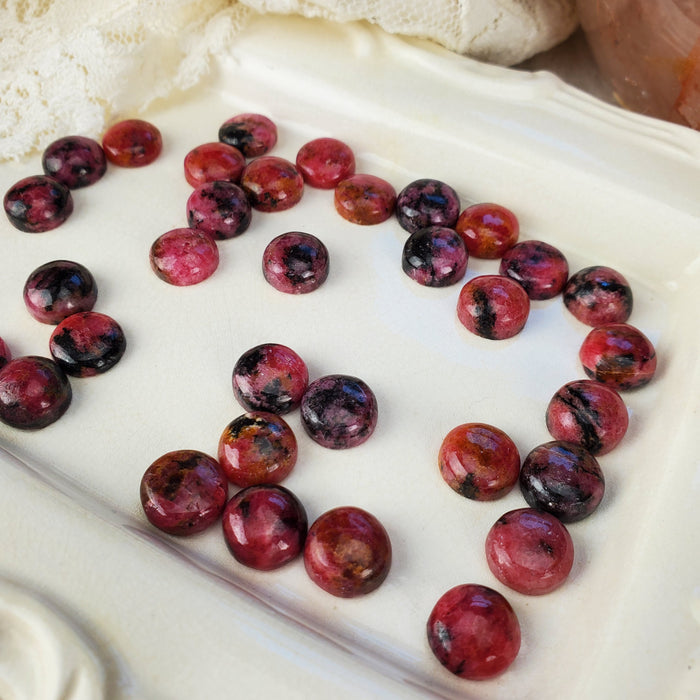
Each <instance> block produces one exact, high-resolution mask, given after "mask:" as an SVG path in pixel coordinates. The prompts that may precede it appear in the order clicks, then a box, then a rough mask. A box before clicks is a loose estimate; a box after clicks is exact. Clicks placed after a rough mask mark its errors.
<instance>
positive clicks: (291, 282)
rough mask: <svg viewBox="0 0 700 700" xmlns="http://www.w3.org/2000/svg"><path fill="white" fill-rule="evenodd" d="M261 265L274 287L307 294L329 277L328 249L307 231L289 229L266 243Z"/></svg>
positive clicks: (288, 292)
mask: <svg viewBox="0 0 700 700" xmlns="http://www.w3.org/2000/svg"><path fill="white" fill-rule="evenodd" d="M262 266H263V275H264V276H265V279H266V280H267V281H268V282H269V283H270V284H271V285H272V286H273V287H274V288H275V289H276V290H277V291H279V292H284V293H285V294H307V293H309V292H313V291H314V290H316V289H318V288H319V287H320V286H321V285H322V284H323V283H324V282H325V281H326V279H327V278H328V249H327V248H326V246H325V245H324V244H323V242H322V241H321V240H319V239H318V238H316V236H313V235H311V234H310V233H303V232H301V231H289V232H288V233H283V234H281V235H280V236H277V237H276V238H273V239H272V240H271V241H270V242H269V243H268V244H267V247H266V248H265V251H264V252H263V262H262Z"/></svg>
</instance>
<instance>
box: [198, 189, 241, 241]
mask: <svg viewBox="0 0 700 700" xmlns="http://www.w3.org/2000/svg"><path fill="white" fill-rule="evenodd" d="M186 210H187V224H188V226H189V227H190V228H194V229H197V230H198V231H203V232H204V233H206V234H208V235H209V236H211V237H212V238H213V239H215V240H225V239H228V238H235V237H236V236H240V235H241V234H242V233H245V232H246V231H247V230H248V227H249V226H250V222H251V218H252V212H251V207H250V202H249V201H248V197H247V196H246V193H245V192H244V191H243V189H242V188H241V187H239V186H238V185H237V184H236V183H234V182H227V181H225V180H216V181H214V182H205V183H203V184H202V185H199V187H197V188H196V189H195V190H194V191H193V192H192V193H191V194H190V196H189V197H188V198H187V207H186Z"/></svg>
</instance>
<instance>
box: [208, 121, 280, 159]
mask: <svg viewBox="0 0 700 700" xmlns="http://www.w3.org/2000/svg"><path fill="white" fill-rule="evenodd" d="M219 141H222V142H223V143H226V144H228V145H229V146H233V147H234V148H237V149H238V150H239V151H240V152H241V153H242V154H243V155H244V156H245V157H246V158H255V157H257V156H262V155H264V154H265V153H267V152H268V151H269V150H270V149H271V148H272V147H273V146H274V145H275V144H276V143H277V127H276V126H275V124H274V122H273V121H271V120H270V119H268V118H267V117H265V116H263V115H262V114H251V113H245V114H237V115H236V116H235V117H231V118H230V119H227V120H226V121H225V122H224V123H223V124H222V125H221V127H220V128H219Z"/></svg>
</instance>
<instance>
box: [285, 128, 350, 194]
mask: <svg viewBox="0 0 700 700" xmlns="http://www.w3.org/2000/svg"><path fill="white" fill-rule="evenodd" d="M296 163H297V168H299V172H300V173H301V174H302V177H303V178H304V181H305V182H306V183H307V184H309V185H311V187H318V188H320V189H324V190H327V189H333V188H334V187H335V186H336V185H337V184H338V183H339V182H340V181H341V180H344V179H345V178H347V177H350V175H354V173H355V155H354V153H353V152H352V149H351V148H350V146H348V145H347V144H346V143H343V142H342V141H339V140H338V139H333V138H319V139H314V140H313V141H309V142H308V143H305V144H304V145H303V146H302V147H301V148H300V149H299V152H298V153H297V158H296Z"/></svg>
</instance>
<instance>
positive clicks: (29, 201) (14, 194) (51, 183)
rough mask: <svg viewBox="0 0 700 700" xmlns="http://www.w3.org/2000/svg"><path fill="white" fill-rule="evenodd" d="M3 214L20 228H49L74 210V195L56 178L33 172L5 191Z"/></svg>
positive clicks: (31, 231)
mask: <svg viewBox="0 0 700 700" xmlns="http://www.w3.org/2000/svg"><path fill="white" fill-rule="evenodd" d="M3 206H4V208H5V213H6V214H7V218H8V219H9V221H10V223H11V224H12V225H13V226H14V227H15V228H17V229H19V230H20V231H26V232H27V233H44V232H45V231H51V230H53V229H55V228H57V227H58V226H60V225H61V224H62V223H64V222H65V221H66V219H68V217H69V216H70V215H71V214H72V213H73V196H72V195H71V193H70V190H69V189H68V188H67V187H66V186H65V185H64V184H63V183H61V182H59V181H58V180H54V179H53V178H52V177H47V176H46V175H32V176H30V177H25V178H24V179H22V180H20V181H19V182H16V183H15V184H14V185H13V186H12V187H10V189H9V190H8V191H7V192H6V193H5V197H4V199H3Z"/></svg>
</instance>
